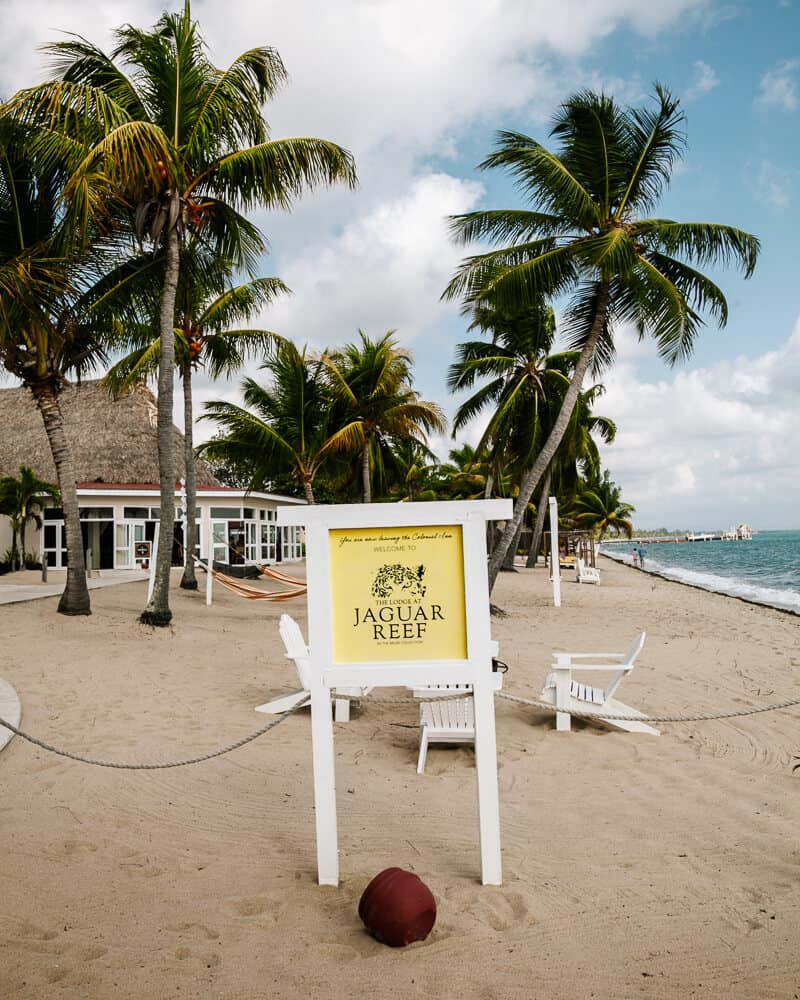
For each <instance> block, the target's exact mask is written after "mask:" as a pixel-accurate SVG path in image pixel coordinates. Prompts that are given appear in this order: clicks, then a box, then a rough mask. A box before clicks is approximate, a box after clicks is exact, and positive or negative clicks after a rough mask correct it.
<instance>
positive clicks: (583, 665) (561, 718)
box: [541, 632, 659, 736]
mask: <svg viewBox="0 0 800 1000" xmlns="http://www.w3.org/2000/svg"><path fill="white" fill-rule="evenodd" d="M645 636H646V633H645V632H642V634H641V635H640V636H639V637H638V638H637V639H636V641H635V642H634V644H633V645H632V646H631V648H630V649H629V650H628V652H627V653H553V656H554V657H555V661H556V662H555V669H554V670H553V672H552V673H550V674H548V675H547V679H546V680H545V683H544V689H543V691H542V694H541V698H542V700H543V701H547V702H549V703H550V704H551V705H555V706H556V707H557V708H558V710H559V711H557V712H556V729H557V730H559V731H562V732H568V731H569V729H570V722H571V716H570V711H573V712H608V713H609V714H610V715H636V716H642V718H644V715H643V713H642V712H638V711H637V710H636V709H635V708H631V707H630V706H629V705H624V704H623V703H622V702H621V701H617V699H616V698H614V697H613V695H614V692H615V691H616V689H617V687H618V686H619V684H620V682H621V681H622V678H623V677H626V676H627V675H628V674H629V673H630V672H631V670H633V666H634V662H635V660H636V657H637V656H638V655H639V653H640V652H641V651H642V647H643V646H644V640H645ZM604 661H605V662H604ZM573 670H577V671H582V670H604V671H606V672H609V671H614V675H613V677H612V678H611V680H610V681H609V683H608V684H607V685H606V686H605V687H604V688H601V687H592V686H591V685H589V684H584V683H582V682H580V681H577V680H575V679H574V678H573V676H572V672H573ZM597 721H598V722H603V723H604V725H607V726H616V727H617V728H618V729H624V730H625V731H626V732H629V733H651V734H652V735H654V736H658V735H659V733H658V730H657V729H653V727H652V726H648V725H647V724H646V723H644V722H638V721H635V720H630V721H626V720H616V719H609V720H607V721H606V720H602V719H598V720H597Z"/></svg>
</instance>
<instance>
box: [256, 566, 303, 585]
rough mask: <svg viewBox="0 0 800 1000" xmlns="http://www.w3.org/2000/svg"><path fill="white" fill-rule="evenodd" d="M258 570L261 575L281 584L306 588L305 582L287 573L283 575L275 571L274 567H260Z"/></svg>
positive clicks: (277, 570)
mask: <svg viewBox="0 0 800 1000" xmlns="http://www.w3.org/2000/svg"><path fill="white" fill-rule="evenodd" d="M256 568H257V569H258V571H259V573H262V574H263V575H264V576H266V577H267V578H269V579H270V580H277V581H278V582H279V583H285V584H288V585H293V586H295V587H305V586H306V581H305V580H298V579H297V577H296V576H288V575H287V574H286V573H281V571H280V570H279V569H275V568H274V567H273V566H258V567H256Z"/></svg>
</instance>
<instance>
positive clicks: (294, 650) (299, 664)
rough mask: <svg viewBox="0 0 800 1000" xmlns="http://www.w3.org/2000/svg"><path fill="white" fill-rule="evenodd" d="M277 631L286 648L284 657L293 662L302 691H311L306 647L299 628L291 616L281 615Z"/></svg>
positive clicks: (309, 666)
mask: <svg viewBox="0 0 800 1000" xmlns="http://www.w3.org/2000/svg"><path fill="white" fill-rule="evenodd" d="M278 631H279V632H280V636H281V639H283V644H284V646H285V647H286V655H287V656H288V657H289V659H290V660H294V665H295V667H296V668H297V675H298V677H299V678H300V683H301V685H302V687H303V690H304V691H309V690H310V689H311V664H310V663H309V660H308V646H307V645H306V641H305V639H304V638H303V633H302V632H301V631H300V626H299V625H298V624H297V622H296V621H295V620H294V618H292V617H291V615H281V620H280V622H279V623H278Z"/></svg>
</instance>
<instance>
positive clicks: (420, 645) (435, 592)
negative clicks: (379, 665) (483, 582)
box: [329, 525, 467, 663]
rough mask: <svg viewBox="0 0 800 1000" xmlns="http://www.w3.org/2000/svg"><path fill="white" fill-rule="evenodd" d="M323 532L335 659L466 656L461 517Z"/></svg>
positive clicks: (416, 658) (340, 660)
mask: <svg viewBox="0 0 800 1000" xmlns="http://www.w3.org/2000/svg"><path fill="white" fill-rule="evenodd" d="M329 538H330V580H331V609H332V627H333V658H334V661H335V662H336V663H370V662H373V663H374V662H386V661H395V662H396V661H401V662H402V661H408V660H465V659H466V658H467V623H466V611H465V600H464V553H463V546H462V539H461V525H447V526H442V525H432V526H430V527H422V526H421V527H411V528H409V527H400V528H354V529H348V528H335V529H332V530H331V531H330V532H329Z"/></svg>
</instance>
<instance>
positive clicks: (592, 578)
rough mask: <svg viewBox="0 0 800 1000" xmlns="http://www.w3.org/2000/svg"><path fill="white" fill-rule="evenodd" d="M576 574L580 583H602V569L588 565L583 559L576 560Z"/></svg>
mask: <svg viewBox="0 0 800 1000" xmlns="http://www.w3.org/2000/svg"><path fill="white" fill-rule="evenodd" d="M575 575H576V576H577V578H578V583H600V570H599V569H595V568H594V566H587V565H586V563H585V562H584V561H583V559H576V560H575Z"/></svg>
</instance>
